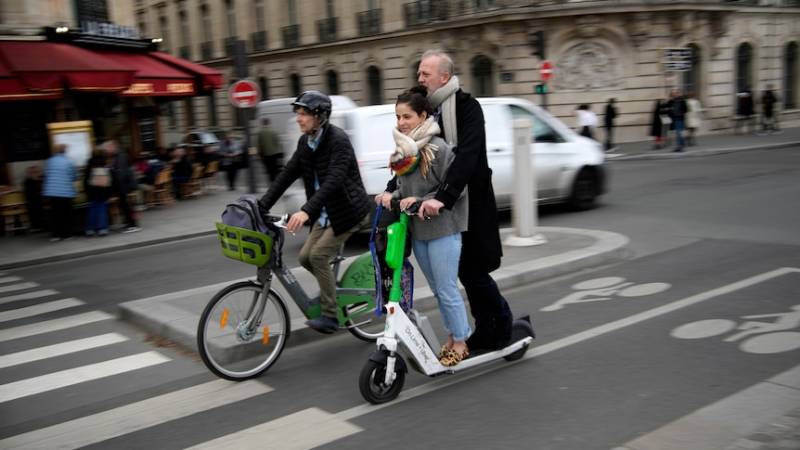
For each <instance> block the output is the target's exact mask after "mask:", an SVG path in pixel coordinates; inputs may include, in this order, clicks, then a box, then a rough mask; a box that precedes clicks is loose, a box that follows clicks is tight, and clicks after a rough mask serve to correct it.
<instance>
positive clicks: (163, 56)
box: [150, 52, 222, 91]
mask: <svg viewBox="0 0 800 450" xmlns="http://www.w3.org/2000/svg"><path fill="white" fill-rule="evenodd" d="M150 56H153V57H154V58H158V59H160V60H161V61H164V62H165V63H167V64H169V65H171V66H174V67H177V68H179V69H181V70H184V71H186V72H189V73H192V74H194V75H195V76H197V77H198V78H199V79H200V80H201V86H202V88H201V90H203V91H207V90H213V89H219V88H220V87H221V86H222V73H221V72H220V71H218V70H214V69H212V68H210V67H206V66H204V65H201V64H195V63H193V62H191V61H187V60H185V59H181V58H176V57H174V56H172V55H170V54H168V53H163V52H150Z"/></svg>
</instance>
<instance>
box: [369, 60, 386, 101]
mask: <svg viewBox="0 0 800 450" xmlns="http://www.w3.org/2000/svg"><path fill="white" fill-rule="evenodd" d="M367 86H369V97H368V101H369V104H370V105H380V104H381V103H383V86H381V70H380V69H378V68H377V67H375V66H369V67H367Z"/></svg>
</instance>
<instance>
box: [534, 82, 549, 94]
mask: <svg viewBox="0 0 800 450" xmlns="http://www.w3.org/2000/svg"><path fill="white" fill-rule="evenodd" d="M533 92H535V93H537V94H547V85H546V84H537V85H536V87H535V88H534V91H533Z"/></svg>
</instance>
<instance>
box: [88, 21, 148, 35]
mask: <svg viewBox="0 0 800 450" xmlns="http://www.w3.org/2000/svg"><path fill="white" fill-rule="evenodd" d="M81 31H82V32H83V33H85V34H94V35H97V36H107V37H115V38H123V39H140V38H141V35H140V34H139V30H137V29H136V28H133V27H127V26H125V25H117V24H115V23H110V22H94V21H89V20H85V21H83V22H81Z"/></svg>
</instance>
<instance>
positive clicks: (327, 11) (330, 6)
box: [325, 0, 336, 18]
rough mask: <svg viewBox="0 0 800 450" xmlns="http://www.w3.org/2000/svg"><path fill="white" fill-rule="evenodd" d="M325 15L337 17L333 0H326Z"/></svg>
mask: <svg viewBox="0 0 800 450" xmlns="http://www.w3.org/2000/svg"><path fill="white" fill-rule="evenodd" d="M325 14H326V16H325V17H328V18H330V17H336V14H335V8H334V7H333V0H327V1H326V2H325Z"/></svg>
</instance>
